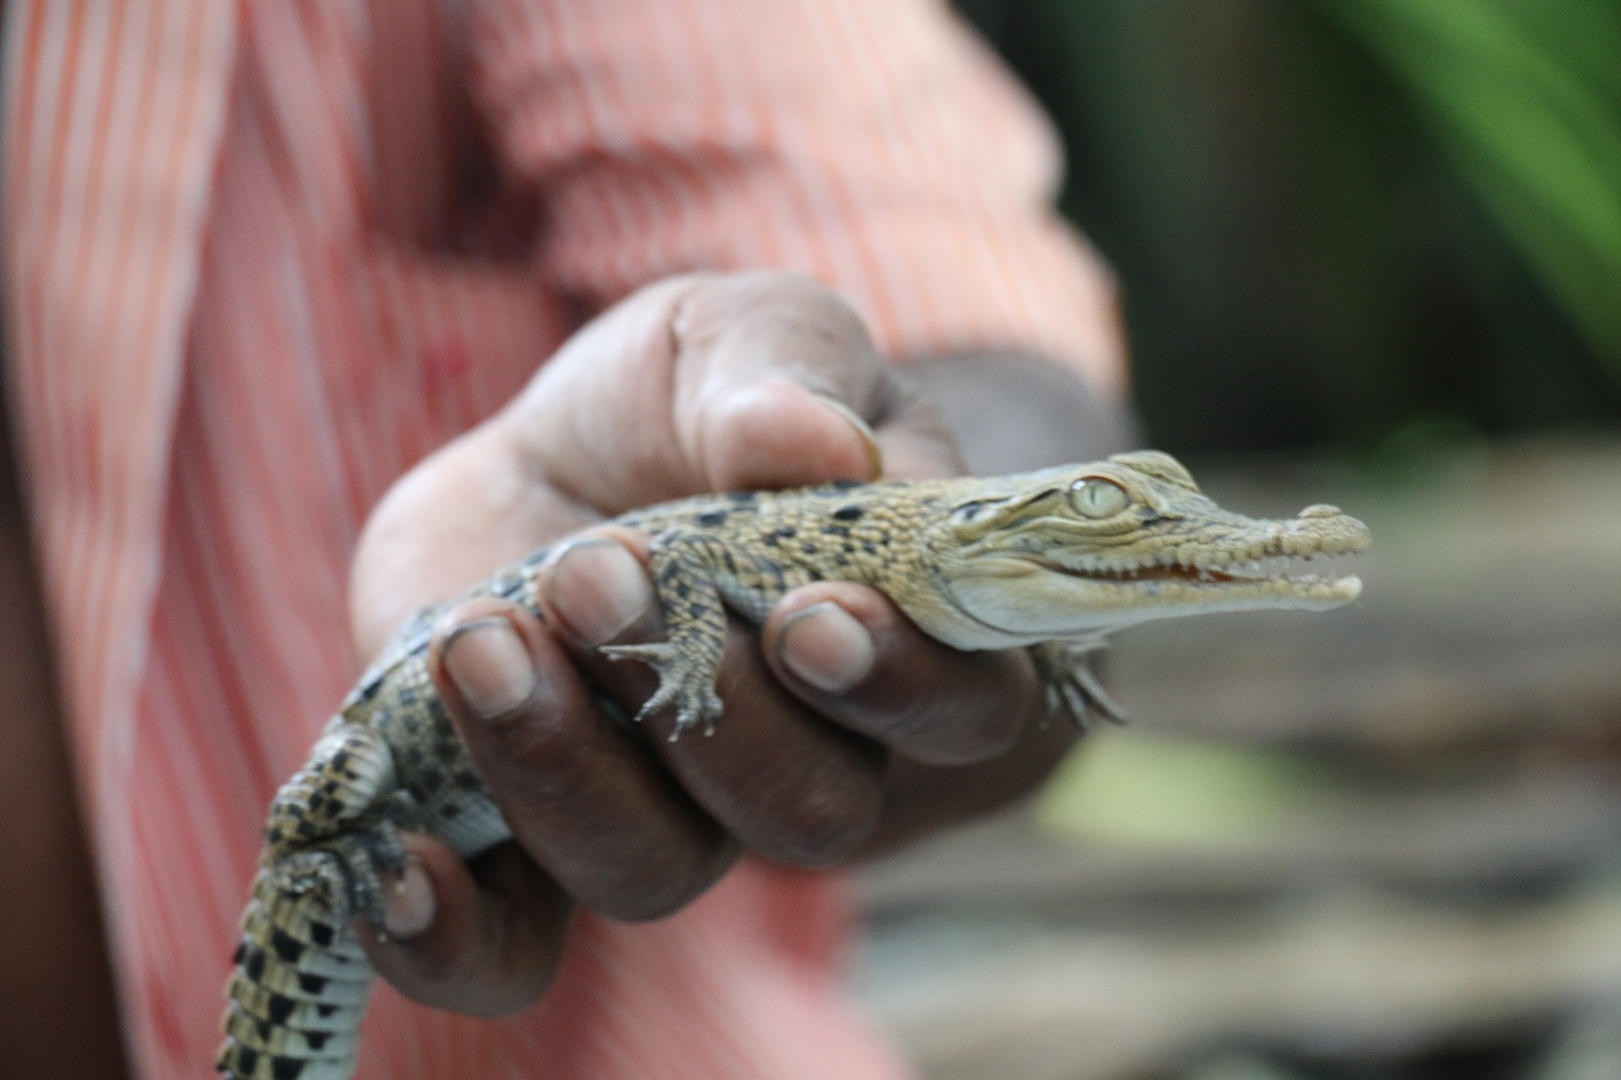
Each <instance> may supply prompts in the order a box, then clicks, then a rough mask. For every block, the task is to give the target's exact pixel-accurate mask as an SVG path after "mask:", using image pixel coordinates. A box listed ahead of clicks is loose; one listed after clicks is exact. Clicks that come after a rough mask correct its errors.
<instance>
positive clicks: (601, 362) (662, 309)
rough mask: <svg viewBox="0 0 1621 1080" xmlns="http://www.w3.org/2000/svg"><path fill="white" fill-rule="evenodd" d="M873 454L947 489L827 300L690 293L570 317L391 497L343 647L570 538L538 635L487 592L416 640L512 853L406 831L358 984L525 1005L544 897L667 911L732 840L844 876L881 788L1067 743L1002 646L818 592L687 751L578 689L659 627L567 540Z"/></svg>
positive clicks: (740, 635) (538, 960) (727, 286)
mask: <svg viewBox="0 0 1621 1080" xmlns="http://www.w3.org/2000/svg"><path fill="white" fill-rule="evenodd" d="M868 422H870V425H871V426H870V427H869V426H868ZM880 455H881V457H882V461H883V462H884V464H885V466H886V473H887V475H890V476H900V477H923V476H931V475H944V474H949V473H952V472H955V471H958V470H959V462H958V459H957V456H956V452H955V449H954V447H953V444H952V442H951V439H950V438H949V436H948V435H947V433H946V431H945V429H944V428H943V427H942V425H941V424H940V423H939V421H938V419H937V418H936V417H935V415H934V414H933V413H932V411H931V410H929V409H928V408H927V407H926V406H924V405H923V404H922V402H921V401H920V400H918V399H917V398H916V397H915V396H914V395H911V394H909V393H908V392H907V391H906V390H905V389H904V388H903V387H902V386H901V385H900V384H899V382H898V381H897V380H896V379H895V377H894V376H893V374H892V372H891V371H890V369H889V368H887V367H886V365H885V364H884V363H883V362H882V360H881V359H880V358H879V357H878V356H877V354H876V353H875V351H874V350H873V348H872V345H871V343H870V342H869V341H868V339H867V335H866V332H865V330H864V328H863V327H862V326H861V324H860V322H859V320H858V319H857V318H856V317H855V315H854V314H853V313H852V312H851V311H850V309H849V308H848V307H846V306H845V305H844V304H843V303H842V302H841V301H839V300H838V299H837V298H836V297H834V296H832V295H831V294H830V293H828V292H826V291H825V290H823V289H821V288H820V287H818V286H816V285H814V284H813V283H811V282H809V281H807V280H805V279H801V278H796V277H787V276H782V275H771V274H751V275H740V276H732V277H721V276H693V277H685V278H680V279H674V280H671V281H667V282H664V283H661V284H659V285H655V286H652V287H650V288H648V289H645V290H643V291H642V292H640V293H638V294H636V295H635V296H633V297H631V298H630V299H628V300H627V301H625V302H624V303H622V304H620V305H619V306H618V307H616V308H614V309H612V310H611V311H609V312H607V313H606V314H604V315H603V316H602V317H600V318H599V319H597V320H595V321H594V322H592V323H591V324H590V325H588V326H587V327H586V328H584V329H583V330H582V331H580V333H579V334H577V335H576V336H575V337H574V338H573V339H571V341H570V342H569V343H568V344H567V345H566V346H565V347H564V348H563V349H562V350H561V351H560V352H559V353H558V355H557V356H556V357H555V358H553V359H552V361H551V362H550V363H548V364H547V365H546V366H545V367H544V368H543V369H542V370H541V372H540V373H539V374H538V375H537V376H536V378H535V379H534V380H533V382H532V383H531V384H530V386H529V387H528V388H527V389H526V390H525V391H524V392H523V393H522V394H521V395H520V396H519V397H518V398H517V399H515V400H514V401H513V403H512V404H511V405H510V406H509V407H508V408H507V409H505V410H504V411H503V412H502V413H500V414H499V415H497V416H496V417H494V418H492V419H491V420H490V421H488V422H487V423H485V424H483V425H481V426H480V427H478V428H476V429H475V430H473V431H472V432H469V433H468V434H467V435H466V436H464V437H463V438H461V439H459V440H457V441H456V442H455V443H453V444H451V445H450V446H448V447H446V448H445V449H444V450H442V451H441V452H440V453H438V454H436V455H435V456H434V457H432V458H430V459H429V460H428V461H426V462H424V463H423V464H422V465H420V466H419V467H418V468H417V469H415V470H413V471H412V472H411V473H410V474H409V475H407V476H406V477H405V478H404V479H403V480H401V481H400V483H399V484H398V485H396V487H395V488H394V490H393V491H391V492H390V494H389V495H388V496H387V497H386V498H385V499H384V501H383V503H382V504H381V505H380V506H379V507H378V509H377V511H376V513H375V514H374V515H373V518H372V520H371V522H370V524H369V525H368V527H367V530H366V533H365V535H364V536H363V538H362V541H361V545H360V549H359V552H358V554H357V557H356V561H355V572H354V580H353V587H352V601H353V603H352V608H353V611H354V613H355V637H356V642H357V645H358V647H359V649H360V651H361V654H362V655H368V656H369V655H372V654H373V653H375V652H376V651H377V650H378V649H379V648H380V647H381V646H382V644H383V643H384V641H385V640H386V638H387V636H388V634H389V633H390V632H392V630H393V628H394V627H395V626H397V625H398V624H399V623H400V622H401V621H402V620H403V619H404V617H405V616H407V615H408V614H410V613H411V612H412V611H414V610H416V609H417V608H419V607H421V606H423V605H424V604H427V603H430V602H432V601H434V600H436V599H440V598H442V597H445V596H451V595H455V594H456V593H458V592H461V591H463V590H464V589H465V588H466V587H467V586H468V585H469V584H471V583H472V582H473V581H475V580H476V579H478V578H480V577H482V576H484V575H485V574H487V573H489V572H490V571H492V570H494V569H496V568H498V567H499V566H501V565H504V564H506V563H509V562H511V561H513V560H515V559H517V558H520V557H522V556H523V555H525V554H527V553H528V552H530V551H532V550H533V549H535V548H537V547H539V546H542V545H544V544H546V543H549V542H552V541H555V540H558V539H560V538H562V537H564V536H569V535H571V534H575V533H578V532H579V530H581V529H588V531H587V532H585V533H583V534H581V535H580V536H578V537H576V538H575V539H574V540H572V541H571V542H570V543H568V544H566V545H564V546H563V547H562V548H561V549H560V550H559V551H558V552H556V553H554V555H553V558H552V560H551V561H550V563H549V564H548V566H547V567H546V569H545V571H544V573H543V577H542V597H543V606H544V609H545V610H544V615H545V618H544V622H542V621H541V620H537V619H536V618H535V617H534V616H533V615H531V614H530V613H528V612H526V611H524V610H523V609H521V608H518V607H515V606H513V605H511V604H507V603H504V602H501V601H496V600H492V599H480V600H474V601H468V602H465V603H462V604H460V605H457V606H456V607H455V608H454V609H452V610H451V611H449V612H447V613H446V615H445V617H444V618H443V619H442V620H441V622H440V625H439V628H438V632H437V635H436V640H435V644H434V648H433V652H432V658H433V667H434V673H435V679H436V682H437V685H438V687H439V690H440V692H441V694H442V695H443V696H444V698H445V700H446V702H447V704H448V705H449V707H450V711H451V713H452V715H453V717H454V718H455V720H456V723H457V726H458V729H459V730H460V732H461V733H462V736H463V738H464V739H465V740H466V741H467V743H468V746H469V747H470V749H471V751H472V753H473V757H474V759H475V760H476V761H477V763H478V765H479V768H480V770H481V772H482V773H483V775H484V778H485V780H486V781H487V782H488V783H489V785H490V787H491V789H492V791H493V792H494V795H495V798H496V801H497V803H498V804H499V805H500V807H501V809H502V812H503V814H504V815H505V817H506V819H507V821H508V822H509V824H510V825H511V826H512V829H513V833H514V836H515V838H516V843H515V844H508V845H502V846H501V847H499V848H497V849H496V850H494V851H492V852H490V853H487V854H486V855H484V856H482V857H480V858H479V859H476V860H474V863H473V865H472V866H471V867H468V866H465V865H464V864H463V863H462V862H461V861H460V860H459V859H457V858H456V857H455V855H454V853H452V852H451V851H450V850H449V849H448V848H446V847H445V846H444V845H442V844H440V843H438V842H437V841H434V840H432V839H430V838H427V837H421V836H414V837H410V838H408V845H409V847H410V850H411V851H412V853H413V854H414V855H415V856H416V860H415V862H414V864H413V867H412V868H411V869H409V870H408V871H407V873H406V875H405V877H404V878H403V880H402V882H401V886H400V888H398V889H396V890H391V896H390V905H389V906H390V917H389V920H388V923H389V925H388V929H389V931H390V937H391V940H390V941H388V942H386V943H371V944H369V945H368V951H369V952H370V954H371V956H372V959H373V962H374V964H375V965H376V967H377V969H378V970H379V972H380V973H382V974H383V975H384V976H385V977H386V978H388V979H389V980H390V981H391V982H393V983H394V984H395V985H396V986H398V987H399V988H400V989H402V990H403V991H404V992H405V993H407V994H408V995H410V996H412V997H415V998H417V999H418V1000H421V1001H424V1002H427V1003H429V1004H433V1005H438V1006H441V1007H445V1008H451V1009H457V1010H460V1011H465V1012H474V1013H479V1014H485V1015H495V1014H499V1013H503V1012H507V1011H510V1010H512V1009H514V1008H518V1007H521V1006H523V1005H525V1004H527V1003H528V1002H529V1001H531V1000H532V999H533V998H534V997H535V996H537V995H538V994H539V992H540V991H541V990H542V989H543V988H544V986H545V984H546V982H547V981H548V979H549V977H550V974H551V972H552V970H553V968H554V966H555V964H556V961H557V959H558V957H559V956H560V953H561V941H562V936H563V933H564V929H565V926H566V922H567V918H568V913H569V910H570V907H571V904H572V902H575V901H577V902H579V903H582V904H584V905H586V906H587V907H590V908H592V909H594V910H596V911H598V912H601V913H603V914H605V915H609V916H611V917H616V918H622V919H647V918H656V917H659V916H662V915H666V914H669V913H671V912H673V911H675V910H677V909H679V908H680V907H681V906H682V905H684V904H685V903H687V902H688V901H690V900H691V899H693V898H694V897H696V896H697V895H698V894H699V893H701V892H702V891H703V890H704V889H706V888H708V887H709V886H710V885H711V884H713V883H714V882H715V881H716V880H717V879H718V878H719V877H720V876H721V875H722V874H723V873H724V872H725V870H726V868H727V867H728V866H730V864H731V863H732V861H733V860H734V859H735V858H736V857H737V855H738V853H739V851H740V850H743V849H747V850H751V851H754V852H756V853H758V854H761V855H764V856H767V857H769V858H774V859H777V860H780V861H784V862H788V863H793V864H797V865H804V866H826V865H830V864H832V863H835V862H837V861H839V860H841V859H843V858H846V857H848V856H849V855H850V854H851V853H852V852H854V851H855V850H856V849H857V848H859V847H860V846H861V845H862V844H863V842H864V841H866V840H867V839H868V838H869V837H870V836H871V835H872V834H873V833H874V831H875V830H878V829H880V828H881V827H882V825H883V819H884V817H885V816H886V812H887V811H890V810H892V809H893V808H892V807H886V778H887V777H888V776H889V775H890V774H891V773H892V772H893V771H895V770H896V769H898V768H902V767H904V768H906V769H909V770H911V771H912V772H913V773H916V772H917V770H919V769H923V770H928V769H931V768H942V767H943V768H947V769H951V768H956V769H967V770H969V771H972V769H973V767H974V766H975V764H976V763H985V762H994V761H997V760H999V759H1005V760H1007V761H1010V762H1013V763H1015V767H1014V768H1013V769H1012V773H1013V774H1015V775H1016V776H1023V775H1024V772H1026V771H1029V768H1028V766H1027V764H1026V763H1027V762H1036V763H1041V762H1046V761H1049V760H1051V759H1052V758H1054V757H1056V756H1057V753H1058V752H1060V751H1061V749H1062V747H1063V746H1064V745H1065V744H1067V741H1068V738H1069V735H1068V733H1067V732H1064V731H1062V730H1061V726H1060V725H1054V726H1053V728H1048V729H1040V728H1039V727H1038V726H1037V725H1035V724H1033V722H1032V721H1033V720H1034V719H1035V718H1036V717H1037V716H1039V713H1040V709H1041V694H1040V691H1039V688H1038V686H1037V684H1036V680H1035V676H1034V672H1033V670H1032V668H1031V665H1030V663H1029V660H1028V658H1027V657H1026V656H1025V655H1024V654H1023V653H1022V652H1017V651H1015V652H1008V653H975V654H968V655H964V654H961V653H957V652H955V651H953V650H951V649H948V648H946V647H945V646H942V645H940V644H939V643H937V642H935V641H933V640H932V639H930V638H928V637H926V636H925V635H923V634H922V633H921V632H920V631H918V630H917V629H916V628H915V627H913V626H912V625H911V624H910V623H909V622H908V621H907V620H906V619H905V618H904V617H903V616H902V615H900V613H899V612H898V611H897V610H896V609H895V608H894V607H893V605H891V604H890V603H889V601H888V600H887V599H885V598H884V597H883V596H882V595H880V594H878V593H876V592H874V591H872V590H870V589H866V588H863V587H860V586H855V585H850V584H846V583H832V582H824V583H819V584H816V585H812V586H807V587H805V588H803V589H798V590H795V591H794V592H792V593H790V594H789V595H788V596H787V597H785V598H784V599H783V601H782V602H781V603H780V604H779V605H778V607H777V609H776V610H775V611H774V613H773V614H772V616H771V618H770V619H769V620H768V622H767V623H766V625H765V626H764V627H763V628H762V631H761V632H760V634H759V635H758V636H757V635H756V634H755V633H754V632H753V631H752V630H749V629H746V628H743V627H739V626H734V627H733V631H732V633H731V637H730V640H729V643H728V646H727V654H726V659H725V661H724V664H723V667H722V671H721V676H720V686H721V693H722V696H723V698H724V699H725V702H726V715H725V716H724V717H723V719H722V720H721V722H720V725H719V727H718V730H717V732H716V734H715V735H714V736H713V737H712V738H704V737H699V736H690V735H689V736H688V737H686V738H683V739H680V740H677V741H675V742H670V741H668V740H667V739H666V738H664V737H663V736H665V735H667V734H668V733H669V725H670V723H671V720H670V718H668V717H664V716H654V717H652V718H650V719H649V721H648V724H647V728H648V729H649V732H648V734H649V735H650V736H651V737H644V736H643V735H642V733H641V732H640V731H627V730H626V729H625V728H624V727H622V726H621V725H619V724H617V723H615V721H614V720H613V719H612V718H611V717H610V716H609V715H608V714H607V713H606V712H605V710H604V709H603V707H602V706H601V705H600V704H599V702H598V701H597V700H595V699H593V697H592V694H591V691H590V689H589V687H590V686H592V685H595V686H597V687H600V688H601V690H602V691H603V692H604V693H605V694H606V695H607V696H608V697H609V698H610V699H611V700H612V701H614V702H615V703H617V704H618V706H619V707H620V708H622V709H624V710H625V711H626V712H627V713H631V714H633V713H634V712H635V710H636V708H637V707H638V706H639V704H640V702H641V701H642V700H644V699H645V698H646V697H647V696H648V695H649V694H650V693H651V691H652V689H653V688H654V686H655V685H656V677H655V676H654V675H653V673H652V672H651V671H650V670H648V669H646V668H644V667H642V666H641V665H638V664H614V663H610V662H608V661H607V660H606V659H605V658H604V657H602V656H601V655H600V654H599V653H597V652H596V646H599V645H602V644H606V643H609V642H612V643H629V642H638V641H644V640H650V639H651V640H656V639H658V638H659V637H661V636H662V634H661V627H660V625H659V618H658V613H657V608H656V605H655V604H654V603H653V594H652V591H651V586H650V583H649V581H648V578H647V576H646V570H645V563H646V554H647V552H646V545H647V537H645V536H643V535H640V534H636V533H634V532H631V531H630V530H626V529H623V528H619V527H616V526H598V527H596V528H591V526H593V525H594V524H596V523H600V522H602V521H603V520H604V519H606V518H611V517H613V516H615V515H617V514H619V513H622V512H624V511H625V510H628V509H631V508H633V507H636V506H641V505H646V504H648V503H652V502H658V501H662V500H665V499H671V498H678V497H682V496H686V495H692V494H698V493H702V492H710V491H718V490H728V489H736V488H775V487H788V486H794V485H800V484H808V483H815V482H820V481H825V480H831V479H840V478H854V479H870V478H872V477H873V476H874V475H875V473H876V471H877V468H878V463H879V459H880ZM1054 729H1060V730H1056V731H1055V730H1054ZM1004 771H1006V770H1004ZM1024 782H1028V781H1027V780H1026V781H1024ZM1011 783H1012V785H1013V787H1014V788H1015V789H1017V787H1018V786H1019V783H1020V781H1019V780H1017V779H1015V780H1013V781H1011Z"/></svg>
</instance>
